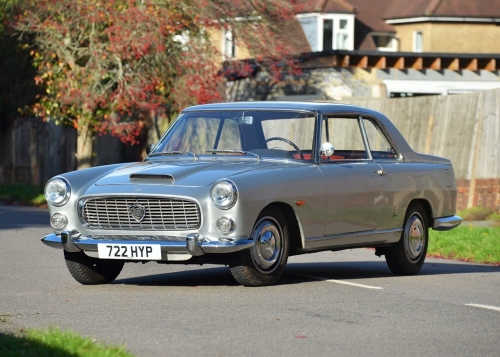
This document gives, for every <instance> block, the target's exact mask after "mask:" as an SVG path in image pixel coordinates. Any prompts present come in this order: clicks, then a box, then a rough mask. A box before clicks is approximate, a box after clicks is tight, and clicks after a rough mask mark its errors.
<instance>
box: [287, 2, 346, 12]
mask: <svg viewBox="0 0 500 357" xmlns="http://www.w3.org/2000/svg"><path fill="white" fill-rule="evenodd" d="M296 3H297V4H298V5H299V6H298V9H299V10H300V12H301V13H322V14H332V13H335V14H340V13H344V14H345V13H349V14H352V13H354V6H353V5H352V4H351V1H350V0H296Z"/></svg>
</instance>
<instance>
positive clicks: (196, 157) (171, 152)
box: [149, 151, 198, 161]
mask: <svg viewBox="0 0 500 357" xmlns="http://www.w3.org/2000/svg"><path fill="white" fill-rule="evenodd" d="M184 154H186V155H192V156H193V157H194V161H196V160H198V156H196V154H193V153H192V152H190V151H186V152H182V151H162V152H157V153H154V154H151V155H149V156H168V155H184Z"/></svg>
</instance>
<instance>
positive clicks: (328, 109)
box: [181, 101, 439, 161]
mask: <svg viewBox="0 0 500 357" xmlns="http://www.w3.org/2000/svg"><path fill="white" fill-rule="evenodd" d="M211 110H214V111H215V110H297V111H309V112H315V113H318V114H336V115H342V114H346V115H353V114H354V115H366V116H371V117H373V118H376V119H377V120H378V121H379V122H380V123H381V124H382V125H383V126H384V127H385V129H386V131H387V134H388V135H389V137H390V138H391V140H392V141H393V142H394V144H395V145H396V147H397V148H398V150H399V151H400V152H401V154H402V155H403V156H404V157H405V159H406V160H415V161H420V160H422V159H424V160H429V159H430V158H431V157H430V156H428V155H427V156H426V157H425V158H424V156H425V155H422V154H418V153H416V152H415V151H413V150H412V149H411V147H410V146H409V145H408V143H407V141H406V140H405V139H404V138H403V136H402V135H401V133H400V132H399V130H398V129H397V128H396V126H395V125H394V124H393V123H392V122H391V120H389V118H387V117H386V116H385V115H384V114H382V113H380V112H378V111H376V110H372V109H369V108H365V107H360V106H357V105H351V104H343V103H327V102H286V101H268V102H264V101H259V102H227V103H214V104H202V105H195V106H192V107H188V108H186V109H184V110H183V111H182V112H181V113H189V112H197V111H211ZM433 159H436V160H437V159H439V158H435V157H433Z"/></svg>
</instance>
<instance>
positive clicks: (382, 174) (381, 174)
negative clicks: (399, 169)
mask: <svg viewBox="0 0 500 357" xmlns="http://www.w3.org/2000/svg"><path fill="white" fill-rule="evenodd" d="M373 172H374V173H376V174H379V175H380V176H384V175H385V171H384V170H382V169H380V170H375V171H373Z"/></svg>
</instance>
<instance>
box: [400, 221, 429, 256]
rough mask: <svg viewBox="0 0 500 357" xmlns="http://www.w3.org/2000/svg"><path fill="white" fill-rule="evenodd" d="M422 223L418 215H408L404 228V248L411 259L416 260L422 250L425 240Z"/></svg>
mask: <svg viewBox="0 0 500 357" xmlns="http://www.w3.org/2000/svg"><path fill="white" fill-rule="evenodd" d="M426 239H427V237H426V236H425V229H424V224H423V223H422V219H421V218H420V216H418V215H413V216H411V217H410V219H409V221H408V224H407V225H406V228H405V250H406V255H407V256H408V258H409V259H410V260H411V261H413V262H414V261H417V260H418V259H419V258H420V256H421V255H422V253H423V251H424V246H425V240H426Z"/></svg>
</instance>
